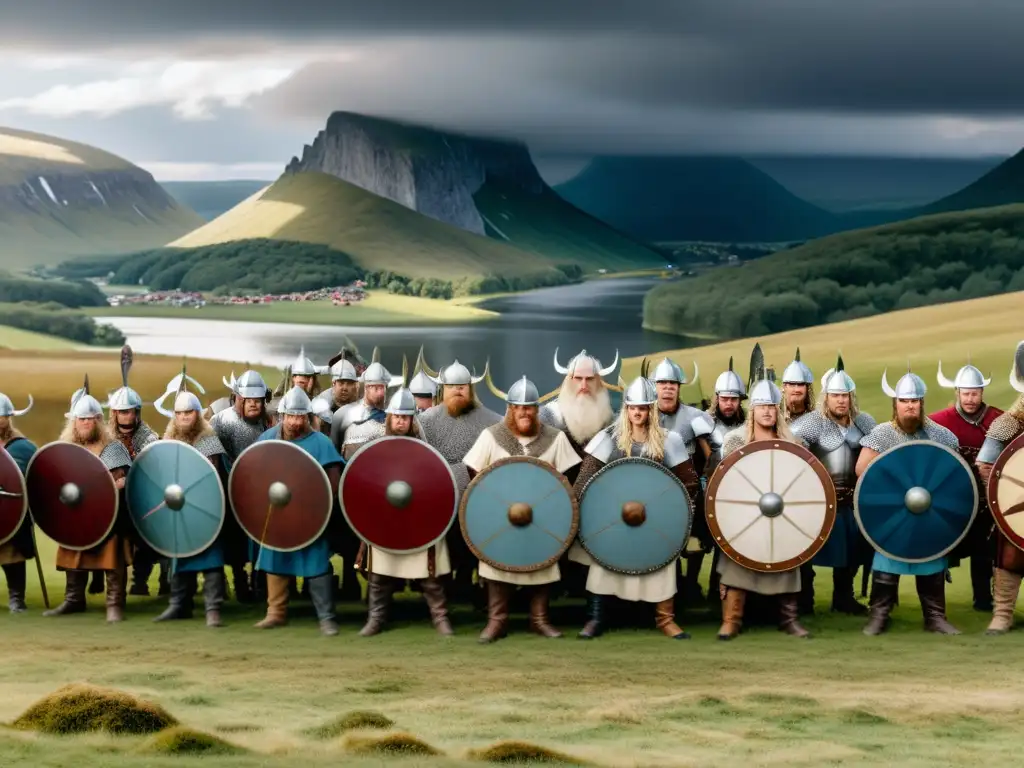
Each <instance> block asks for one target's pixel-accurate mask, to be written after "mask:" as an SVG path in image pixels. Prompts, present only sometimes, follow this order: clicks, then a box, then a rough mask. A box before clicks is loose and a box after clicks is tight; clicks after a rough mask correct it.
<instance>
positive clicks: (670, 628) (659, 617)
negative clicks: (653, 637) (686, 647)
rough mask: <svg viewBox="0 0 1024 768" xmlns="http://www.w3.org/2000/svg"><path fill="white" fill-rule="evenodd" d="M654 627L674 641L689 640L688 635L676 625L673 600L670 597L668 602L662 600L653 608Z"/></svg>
mask: <svg viewBox="0 0 1024 768" xmlns="http://www.w3.org/2000/svg"><path fill="white" fill-rule="evenodd" d="M654 625H655V626H656V627H657V628H658V629H660V630H661V631H662V632H664V633H665V635H667V636H668V637H671V638H673V639H675V640H689V639H690V633H689V632H684V631H683V630H682V629H681V628H680V627H679V625H678V624H676V616H675V600H674V599H673V598H671V597H670V598H669V599H668V600H662V601H661V602H660V603H658V604H657V605H655V606H654Z"/></svg>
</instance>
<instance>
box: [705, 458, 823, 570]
mask: <svg viewBox="0 0 1024 768" xmlns="http://www.w3.org/2000/svg"><path fill="white" fill-rule="evenodd" d="M705 511H706V515H707V521H708V527H709V528H710V529H711V535H712V536H713V537H714V540H715V544H717V545H718V546H719V547H721V549H722V552H724V553H725V554H726V555H727V556H728V557H729V558H730V559H731V560H733V561H735V562H736V563H738V564H740V565H742V566H743V567H744V568H750V569H751V570H754V571H760V572H762V573H780V572H783V571H789V570H792V569H793V568H797V567H799V566H801V565H803V564H804V563H806V562H808V561H809V560H810V559H811V558H812V557H814V556H815V555H816V554H817V553H818V550H820V549H821V548H822V547H823V546H824V545H825V542H826V541H827V540H828V537H829V534H831V533H832V527H833V526H834V525H835V521H836V490H835V486H834V485H833V484H832V478H831V477H829V474H828V472H827V471H826V469H825V468H824V467H823V466H822V465H821V462H819V461H818V460H817V459H816V458H815V457H814V455H813V454H812V453H811V452H810V451H808V450H807V449H806V448H803V447H801V446H799V445H797V444H796V443H790V442H788V441H785V440H756V441H754V442H752V443H748V444H747V445H745V446H743V447H742V448H739V449H737V450H735V451H733V452H732V453H731V454H729V455H728V456H726V457H725V458H724V459H723V460H722V463H721V464H719V465H718V468H717V469H716V470H715V473H714V475H712V477H711V481H710V482H709V483H708V488H707V494H706V502H705Z"/></svg>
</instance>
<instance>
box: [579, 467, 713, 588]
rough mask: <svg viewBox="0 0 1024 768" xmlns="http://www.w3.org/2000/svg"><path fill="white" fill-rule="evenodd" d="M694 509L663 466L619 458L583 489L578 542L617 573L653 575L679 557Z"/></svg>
mask: <svg viewBox="0 0 1024 768" xmlns="http://www.w3.org/2000/svg"><path fill="white" fill-rule="evenodd" d="M692 524H693V509H692V508H691V506H690V497H689V496H688V495H687V493H686V489H685V488H684V487H683V484H682V483H681V482H680V481H679V479H678V478H677V477H676V476H675V475H674V474H672V472H671V470H669V469H667V468H666V467H665V466H664V465H662V464H659V463H657V462H654V461H651V460H650V459H641V458H624V459H618V460H616V461H613V462H611V463H610V464H607V465H606V466H604V467H602V468H601V469H600V470H598V471H597V472H596V473H595V474H594V476H593V477H592V478H590V480H589V481H588V482H587V484H586V485H585V486H584V487H583V495H582V499H581V501H580V531H579V539H580V545H581V546H582V547H583V548H584V549H585V550H586V551H587V552H588V553H589V554H590V556H591V557H593V558H594V560H596V561H597V563H598V564H599V565H600V566H601V567H602V568H606V569H608V570H609V571H615V572H616V573H626V574H633V575H639V574H644V573H653V572H654V571H657V570H660V569H662V568H664V567H665V566H666V565H668V564H669V563H671V562H672V561H674V560H675V559H676V558H678V557H679V553H680V551H682V549H683V548H684V547H685V546H686V542H687V540H688V539H689V538H690V526H691V525H692Z"/></svg>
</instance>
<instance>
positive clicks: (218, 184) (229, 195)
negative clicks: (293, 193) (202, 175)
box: [160, 179, 271, 221]
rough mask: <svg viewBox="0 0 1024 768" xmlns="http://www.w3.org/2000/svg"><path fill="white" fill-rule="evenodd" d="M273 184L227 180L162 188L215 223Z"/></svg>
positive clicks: (167, 183)
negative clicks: (248, 198) (217, 219)
mask: <svg viewBox="0 0 1024 768" xmlns="http://www.w3.org/2000/svg"><path fill="white" fill-rule="evenodd" d="M269 184H271V182H270V181H253V180H251V179H228V180H225V181H161V182H160V186H161V187H163V188H164V189H165V190H167V192H168V194H170V196H171V197H173V198H174V199H175V200H177V201H178V203H179V204H180V205H183V206H184V207H186V208H191V209H192V210H193V211H195V212H196V213H198V214H199V215H200V216H202V217H203V218H204V219H206V220H207V221H213V220H214V219H216V218H217V217H218V216H220V215H221V214H222V213H226V212H227V211H230V210H231V209H232V208H234V207H235V206H236V205H238V204H239V203H240V202H242V201H243V200H245V199H246V198H247V197H249V196H250V195H253V194H255V193H256V192H259V191H260V190H261V189H263V188H264V187H266V186H268V185H269Z"/></svg>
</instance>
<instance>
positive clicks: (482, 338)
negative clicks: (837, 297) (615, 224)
mask: <svg viewBox="0 0 1024 768" xmlns="http://www.w3.org/2000/svg"><path fill="white" fill-rule="evenodd" d="M658 282H659V281H658V280H657V279H654V278H621V279H605V280H590V281H586V282H583V283H578V284H575V285H567V286H559V287H556V288H544V289H540V290H536V291H530V292H527V293H522V294H515V295H511V296H505V297H502V298H498V299H492V300H490V301H488V302H486V303H485V304H481V306H482V307H483V308H485V309H490V310H493V311H495V312H500V313H501V316H500V317H499V318H495V319H494V320H489V321H484V322H474V323H469V324H465V325H451V326H430V327H419V326H415V325H412V326H409V327H387V328H374V327H353V326H342V325H336V326H334V325H332V326H328V325H288V324H274V323H250V322H233V321H215V320H192V319H188V318H182V319H177V318H142V317H97V318H96V320H97V321H98V322H101V323H109V324H111V325H114V326H116V327H117V328H119V329H120V330H121V331H122V333H124V335H125V336H126V337H127V340H128V343H129V344H130V345H131V346H132V348H133V349H134V350H135V351H136V352H139V353H143V354H158V355H172V356H173V355H185V356H187V357H196V358H207V359H215V360H238V361H246V362H249V363H252V364H261V365H272V366H275V367H279V368H283V367H284V366H285V365H288V364H289V363H290V362H291V361H292V360H294V359H295V357H296V355H297V354H298V352H299V346H300V345H302V344H305V347H306V354H307V356H308V357H310V358H311V359H312V360H313V362H314V363H315V364H317V365H325V364H326V363H327V360H328V359H329V358H330V357H331V356H332V355H334V354H335V353H337V352H338V350H339V348H340V347H341V344H342V342H343V340H344V339H346V338H348V339H349V340H351V341H352V342H354V343H355V344H356V346H357V347H358V348H359V351H360V353H361V354H362V355H363V356H364V357H366V358H367V359H369V357H370V354H371V353H372V351H373V348H374V347H375V346H378V347H380V350H381V362H383V363H384V365H385V367H387V368H388V369H389V370H390V371H391V372H392V373H400V372H401V369H402V355H407V356H408V359H409V365H410V366H412V365H413V363H414V362H415V359H416V354H417V352H418V351H419V348H420V345H421V344H422V345H423V347H424V354H425V356H426V359H427V363H428V364H429V365H430V366H431V367H433V368H438V367H440V366H444V365H448V364H449V363H451V362H452V361H453V360H455V359H458V360H459V361H460V362H462V363H463V364H465V365H466V366H467V367H468V368H470V369H472V368H473V367H475V368H476V370H477V373H478V374H479V373H483V369H484V364H485V363H486V361H487V360H488V358H489V359H490V361H491V376H492V378H493V379H494V382H495V384H496V385H497V386H498V387H500V388H502V389H508V387H509V386H510V385H511V383H512V382H513V381H515V380H516V379H518V378H519V377H520V376H522V375H523V374H526V376H528V377H529V378H530V379H531V380H532V381H533V382H534V383H535V384H536V385H537V387H538V388H539V389H540V390H541V392H542V393H544V392H547V391H550V390H552V389H554V388H555V387H557V386H559V384H560V383H561V377H560V376H559V375H558V374H557V373H556V372H555V369H554V366H553V364H552V359H553V357H554V353H555V348H556V347H557V348H558V349H559V353H558V354H559V359H560V362H561V363H562V364H563V365H565V363H566V362H567V361H568V359H569V358H570V357H572V356H573V355H575V354H576V353H578V352H579V351H580V350H581V349H586V350H587V351H588V352H590V353H592V354H594V355H596V356H597V357H598V358H599V359H600V360H601V362H602V363H603V364H604V365H606V366H607V365H609V364H611V362H612V360H613V359H614V358H615V351H616V350H618V352H619V354H620V356H621V357H631V356H635V355H642V354H645V353H652V354H653V353H656V352H659V351H661V350H666V349H673V348H679V347H683V346H689V345H692V344H693V343H694V342H693V340H688V339H686V338H683V337H679V336H673V335H670V334H664V333H655V332H652V331H646V330H644V329H642V328H641V326H640V323H641V319H642V310H643V297H644V294H645V293H646V292H647V291H648V290H649V289H650V288H651V287H653V286H654V285H655V284H657V283H658ZM678 362H679V363H680V364H682V365H683V366H684V368H685V369H686V371H687V372H688V373H691V374H692V363H687V362H686V361H683V360H680V361H678ZM241 372H242V367H241V366H239V367H238V368H236V371H235V373H236V374H238V373H241ZM225 373H228V371H225ZM201 383H202V384H203V385H204V386H208V384H207V382H201ZM267 383H268V384H270V385H271V386H275V385H276V384H277V382H276V381H268V382H267ZM215 384H216V383H215V382H210V383H209V386H210V390H209V391H210V392H213V391H215V390H216V389H217V388H216V386H215ZM480 395H481V399H483V400H484V401H485V402H486V403H487V404H488V405H490V406H491V407H495V406H496V400H495V399H494V398H493V397H491V395H490V393H489V392H487V390H486V388H483V391H482V392H481V393H480Z"/></svg>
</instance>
